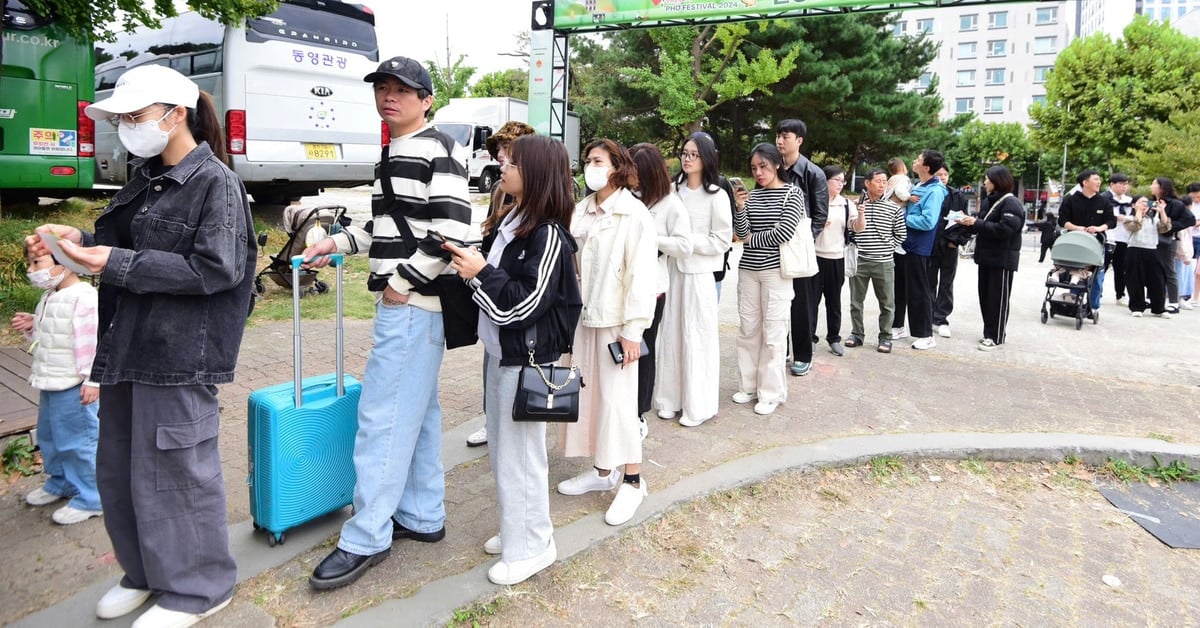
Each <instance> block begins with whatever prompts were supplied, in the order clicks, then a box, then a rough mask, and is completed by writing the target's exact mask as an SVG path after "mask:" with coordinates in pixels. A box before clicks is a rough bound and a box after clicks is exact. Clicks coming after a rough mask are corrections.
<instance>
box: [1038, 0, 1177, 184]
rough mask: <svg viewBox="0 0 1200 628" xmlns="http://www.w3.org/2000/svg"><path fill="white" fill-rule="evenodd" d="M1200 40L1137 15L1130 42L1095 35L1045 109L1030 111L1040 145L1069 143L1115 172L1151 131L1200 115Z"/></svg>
mask: <svg viewBox="0 0 1200 628" xmlns="http://www.w3.org/2000/svg"><path fill="white" fill-rule="evenodd" d="M1197 81H1200V39H1196V38H1193V37H1187V36H1185V35H1183V34H1182V33H1180V32H1179V31H1177V30H1175V29H1174V28H1172V27H1171V26H1170V24H1169V23H1166V22H1153V21H1150V20H1149V19H1147V18H1146V17H1145V16H1141V15H1139V16H1136V17H1135V18H1134V20H1133V22H1132V23H1131V24H1130V25H1129V26H1127V27H1126V28H1125V31H1124V37H1123V38H1121V39H1118V40H1116V41H1112V40H1110V39H1109V38H1108V36H1107V35H1104V34H1096V35H1092V36H1090V37H1085V38H1082V39H1076V40H1075V41H1072V42H1071V44H1070V45H1068V46H1067V48H1066V49H1065V50H1063V51H1062V52H1061V53H1060V54H1059V55H1058V58H1057V59H1056V60H1055V63H1054V70H1053V71H1052V72H1051V73H1050V76H1049V77H1048V78H1047V81H1046V104H1045V105H1034V106H1033V107H1031V108H1030V116H1031V117H1032V118H1033V120H1034V122H1035V123H1036V124H1035V133H1034V139H1035V141H1036V142H1038V143H1039V144H1040V145H1041V146H1042V147H1043V148H1045V149H1047V150H1051V149H1054V150H1057V148H1056V147H1058V148H1061V147H1062V146H1063V145H1064V144H1066V145H1067V146H1068V149H1069V151H1071V152H1074V151H1090V152H1092V153H1093V156H1098V157H1099V159H1100V161H1096V162H1093V163H1091V164H1088V165H1091V166H1093V167H1097V166H1102V167H1107V168H1109V169H1110V170H1111V169H1112V168H1113V166H1114V162H1115V161H1116V160H1117V159H1119V158H1120V157H1122V156H1123V155H1125V153H1126V151H1128V150H1130V149H1134V148H1138V147H1140V146H1142V145H1143V143H1144V142H1145V141H1146V139H1147V136H1148V134H1149V131H1150V125H1151V124H1152V123H1154V122H1159V123H1165V122H1167V121H1168V120H1169V118H1170V116H1171V114H1172V113H1175V112H1178V111H1190V110H1193V109H1195V105H1194V95H1193V94H1192V92H1193V91H1194V86H1195V85H1196V83H1197Z"/></svg>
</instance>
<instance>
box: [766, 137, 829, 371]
mask: <svg viewBox="0 0 1200 628" xmlns="http://www.w3.org/2000/svg"><path fill="white" fill-rule="evenodd" d="M807 135H808V126H807V125H806V124H804V122H803V121H802V120H796V119H789V120H783V121H781V122H780V123H779V125H778V126H777V127H776V128H775V147H776V148H778V149H779V152H780V153H782V154H783V166H784V168H785V169H786V170H787V176H788V183H791V184H792V185H794V186H796V187H797V188H798V189H799V190H800V192H801V193H802V194H804V208H805V211H807V212H808V217H809V218H811V219H812V231H813V238H814V239H815V238H816V237H817V236H818V235H820V233H821V230H822V229H824V228H825V221H826V220H828V218H829V183H828V181H826V180H825V172H824V171H823V170H821V168H819V167H818V166H817V165H816V164H814V163H813V162H811V161H809V160H808V159H807V158H805V156H804V155H801V154H800V145H801V144H803V143H804V138H805V136H807ZM792 288H793V290H794V291H795V293H796V296H795V297H793V298H792V360H793V361H792V365H791V371H792V375H797V376H799V375H808V372H809V370H810V369H812V352H813V343H814V342H816V339H815V338H813V336H812V335H811V334H810V333H809V330H810V329H812V328H813V325H814V321H816V320H817V292H818V291H819V290H820V289H821V282H820V281H818V280H817V277H816V276H815V275H814V276H812V277H798V278H796V279H793V280H792Z"/></svg>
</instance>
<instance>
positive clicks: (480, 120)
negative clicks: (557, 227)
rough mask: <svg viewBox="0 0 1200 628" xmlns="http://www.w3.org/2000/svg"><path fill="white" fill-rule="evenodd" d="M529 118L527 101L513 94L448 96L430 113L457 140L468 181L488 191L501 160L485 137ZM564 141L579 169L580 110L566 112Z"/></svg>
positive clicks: (458, 154) (434, 120)
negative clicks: (473, 96) (489, 148)
mask: <svg viewBox="0 0 1200 628" xmlns="http://www.w3.org/2000/svg"><path fill="white" fill-rule="evenodd" d="M509 120H517V121H519V122H528V121H529V105H528V104H527V103H526V102H525V101H524V100H518V99H516V98H505V97H494V98H451V99H450V102H448V103H447V104H446V105H445V106H443V107H442V108H441V109H438V110H437V111H436V112H435V113H434V115H433V125H434V126H436V127H437V128H438V129H439V130H440V131H442V132H443V133H445V134H447V135H449V136H450V137H452V138H454V141H455V142H457V143H458V145H459V146H458V148H457V149H456V152H455V156H456V157H458V158H459V159H461V160H462V162H463V165H464V166H466V169H467V173H468V175H469V176H470V180H471V181H470V183H471V185H472V186H474V187H475V188H477V189H478V190H479V191H480V192H488V191H490V190H491V189H492V186H493V185H495V183H496V181H499V180H500V163H499V162H497V161H496V160H494V159H492V156H491V155H489V154H488V150H487V138H488V137H490V136H491V135H492V133H495V132H496V131H497V130H499V128H500V127H501V126H503V125H504V123H505V122H508V121H509ZM565 131H566V132H565V134H564V135H565V137H564V143H565V144H566V146H567V155H569V156H570V158H571V169H572V170H578V169H579V150H580V146H579V114H577V113H574V112H567V123H566V129H565Z"/></svg>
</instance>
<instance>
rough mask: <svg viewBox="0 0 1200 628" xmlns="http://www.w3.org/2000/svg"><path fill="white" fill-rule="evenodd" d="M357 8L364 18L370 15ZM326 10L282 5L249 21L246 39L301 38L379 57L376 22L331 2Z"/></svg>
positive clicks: (289, 39) (355, 9)
mask: <svg viewBox="0 0 1200 628" xmlns="http://www.w3.org/2000/svg"><path fill="white" fill-rule="evenodd" d="M348 6H350V7H353V8H352V9H351V10H352V11H355V12H357V13H358V14H360V15H361V16H362V17H367V16H368V15H369V14H366V13H362V11H361V9H358V8H357V7H354V5H348ZM327 7H328V8H327V9H326V10H315V11H314V10H313V9H310V8H307V7H303V6H296V5H291V4H282V3H281V4H280V5H279V10H278V11H275V12H274V13H271V14H269V15H264V16H263V17H260V18H258V19H253V20H248V21H247V22H246V40H247V41H251V42H258V41H264V40H285V41H301V42H304V43H306V44H309V45H313V46H320V47H323V48H334V49H337V50H351V51H354V52H357V53H359V54H362V55H363V56H365V57H367V58H368V59H370V60H372V61H378V60H379V45H378V43H377V42H376V40H375V25H374V24H372V23H371V22H369V21H367V20H364V19H362V17H354V16H351V15H342V14H340V13H338V12H335V9H339V10H340V9H341V8H340V7H335V6H333V5H327Z"/></svg>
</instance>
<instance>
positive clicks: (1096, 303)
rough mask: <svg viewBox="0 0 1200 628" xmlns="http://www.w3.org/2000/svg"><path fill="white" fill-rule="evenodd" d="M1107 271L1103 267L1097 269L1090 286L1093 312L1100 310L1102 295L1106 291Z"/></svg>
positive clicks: (1089, 292) (1089, 297)
mask: <svg viewBox="0 0 1200 628" xmlns="http://www.w3.org/2000/svg"><path fill="white" fill-rule="evenodd" d="M1105 271H1106V269H1105V268H1104V267H1103V266H1098V267H1096V274H1095V275H1094V276H1093V277H1092V282H1091V283H1089V284H1088V301H1089V302H1090V303H1091V306H1092V309H1093V310H1098V309H1100V294H1101V293H1102V292H1103V291H1104V274H1105Z"/></svg>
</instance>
